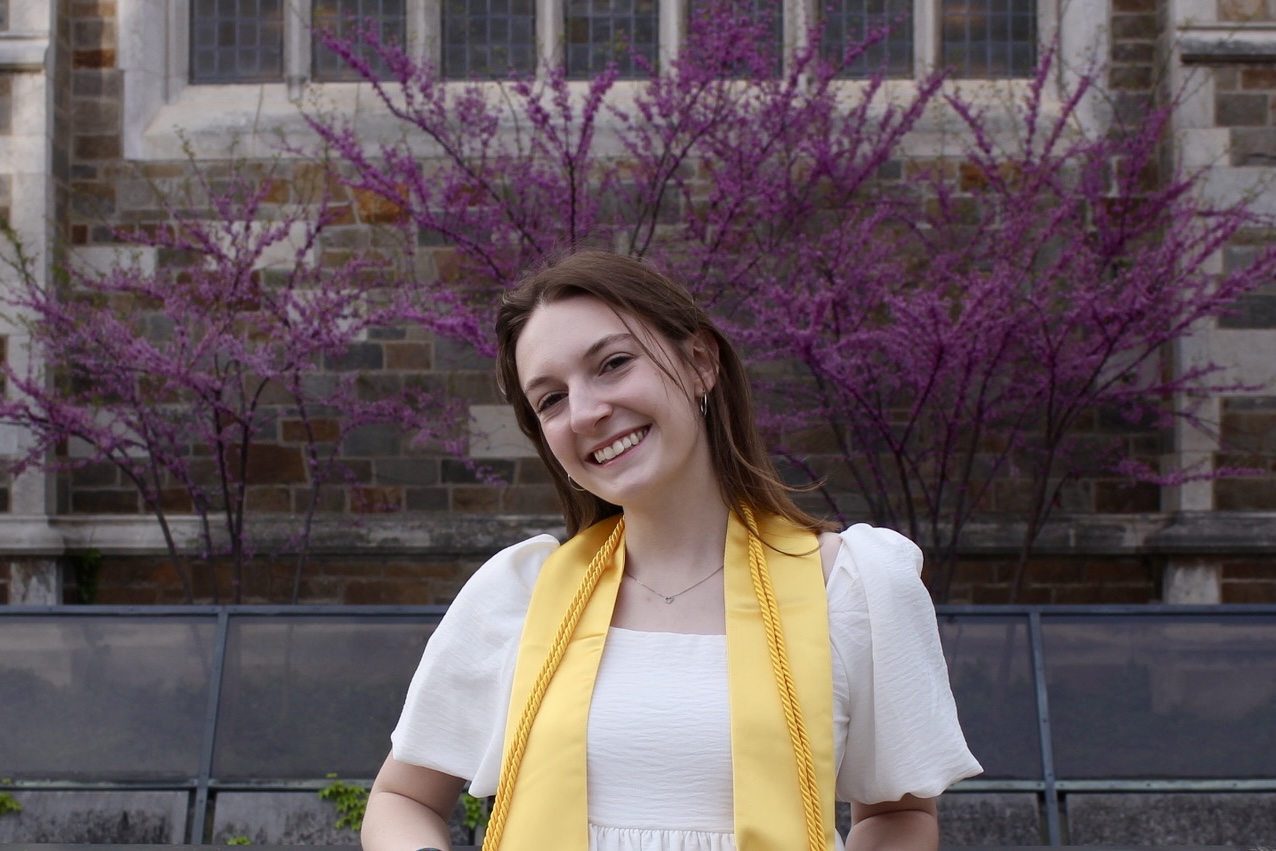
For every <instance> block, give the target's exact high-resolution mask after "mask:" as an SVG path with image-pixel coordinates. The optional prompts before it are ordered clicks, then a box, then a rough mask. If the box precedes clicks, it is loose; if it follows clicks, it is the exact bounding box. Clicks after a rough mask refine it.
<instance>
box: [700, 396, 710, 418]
mask: <svg viewBox="0 0 1276 851" xmlns="http://www.w3.org/2000/svg"><path fill="white" fill-rule="evenodd" d="M700 416H702V417H707V416H709V394H708V393H706V394H704V395H703V396H701V397H700Z"/></svg>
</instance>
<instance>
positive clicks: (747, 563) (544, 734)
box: [363, 251, 980, 851]
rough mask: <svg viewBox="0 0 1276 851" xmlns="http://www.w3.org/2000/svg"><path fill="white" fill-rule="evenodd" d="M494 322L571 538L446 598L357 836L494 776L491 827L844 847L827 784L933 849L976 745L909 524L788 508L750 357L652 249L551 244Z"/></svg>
mask: <svg viewBox="0 0 1276 851" xmlns="http://www.w3.org/2000/svg"><path fill="white" fill-rule="evenodd" d="M497 337H498V344H499V354H498V369H499V378H500V381H501V385H502V388H503V390H504V392H505V393H506V395H507V396H508V398H509V399H510V400H511V402H512V403H513V405H514V408H515V411H516V414H517V417H518V421H519V424H520V426H521V428H522V429H523V431H524V433H526V434H527V435H528V437H529V438H530V439H531V440H532V442H533V443H534V444H535V445H536V447H537V450H538V452H539V453H540V456H541V458H542V459H543V460H544V462H545V464H546V465H547V467H548V468H549V470H550V472H551V474H552V476H553V480H554V482H555V485H556V486H557V490H558V493H559V496H560V498H561V501H562V504H563V510H564V517H565V520H566V524H567V531H568V533H569V535H571V538H570V540H569V541H568V542H567V543H566V544H564V545H563V546H561V547H560V546H558V544H557V542H556V541H555V540H554V539H553V538H551V537H549V536H547V535H542V536H539V537H536V538H532V539H530V540H528V541H525V542H523V543H521V544H517V545H515V546H513V547H510V548H508V549H506V550H504V551H502V552H501V553H499V554H497V555H496V556H495V557H493V558H492V559H491V560H490V561H489V562H488V563H487V564H485V565H484V566H483V567H482V568H481V569H480V570H479V571H478V572H477V573H476V574H475V575H474V576H473V577H472V578H471V580H470V581H469V582H468V583H467V584H466V586H465V587H464V589H463V590H462V592H461V593H460V594H459V595H458V597H457V599H456V601H455V603H454V604H453V605H452V607H451V608H450V609H449V611H448V614H447V616H446V617H445V618H444V619H443V622H442V623H441V624H440V626H439V628H438V630H437V631H436V632H435V634H434V636H433V637H432V638H431V640H430V642H429V646H428V647H427V649H426V651H425V654H424V656H423V658H422V661H421V665H420V667H419V669H418V671H417V674H416V676H415V677H414V679H413V682H412V686H411V688H410V689H409V693H408V697H407V702H406V705H405V707H404V712H403V716H402V718H401V720H400V722H399V725H398V727H397V728H396V729H395V731H394V734H393V736H392V741H393V750H392V753H391V756H390V757H389V758H388V759H387V761H386V763H385V765H384V766H383V767H382V769H381V771H380V773H379V774H378V776H377V779H376V782H375V783H374V785H373V788H372V791H371V794H370V796H369V801H368V810H367V817H366V819H365V821H364V828H363V845H364V848H365V849H367V851H415V849H421V848H439V849H446V848H448V847H449V846H448V830H447V827H446V818H447V815H448V814H450V813H451V812H452V809H453V807H454V806H455V803H456V799H457V796H458V794H459V793H460V790H461V788H462V785H463V784H464V782H465V781H466V780H469V781H471V791H472V793H473V794H475V795H479V796H485V795H491V794H493V793H495V794H496V803H495V805H494V809H493V815H492V820H491V823H490V824H489V828H488V834H487V841H486V844H485V847H486V848H488V849H492V848H495V847H499V848H501V849H505V851H515V849H531V848H537V849H543V848H555V849H571V851H730V849H734V848H738V849H740V851H781V849H784V851H789V849H794V848H802V847H805V848H808V849H810V851H832V849H838V848H841V847H842V845H843V843H842V838H841V837H840V836H839V835H838V834H837V832H836V830H835V828H834V823H833V801H834V798H835V797H837V798H838V799H840V800H847V801H850V802H851V808H852V814H853V817H854V827H853V828H852V830H851V831H850V834H849V836H848V837H847V840H846V847H847V848H850V849H855V851H867V849H871V848H878V847H882V848H884V847H887V846H894V847H900V848H916V849H930V851H933V849H935V848H936V847H937V846H938V826H937V821H936V815H935V797H936V796H938V795H939V794H940V793H941V792H942V791H943V790H944V789H945V788H946V787H947V786H948V785H950V784H951V783H952V782H954V781H956V780H958V779H960V778H963V777H968V776H970V775H972V774H975V773H977V772H978V771H979V770H980V769H979V765H978V763H977V762H976V761H975V759H974V758H973V757H972V756H971V754H970V752H969V751H968V750H967V748H966V744H965V741H964V739H963V738H962V735H961V730H960V728H959V726H958V724H957V719H956V713H955V709H954V706H953V701H952V695H951V693H950V691H949V687H948V680H947V671H946V669H945V666H944V661H943V657H942V655H941V653H940V649H939V642H938V636H937V630H936V627H935V621H934V611H933V609H932V607H931V604H930V599H929V597H928V596H927V595H926V592H925V591H924V589H923V587H922V585H921V582H920V579H919V576H918V572H919V570H920V553H919V552H918V550H917V548H916V547H915V546H914V545H913V544H912V543H911V542H909V541H907V540H906V539H904V538H903V537H901V536H899V535H897V534H896V533H894V532H890V531H887V530H881V529H873V528H870V527H868V526H864V525H859V526H855V527H852V528H851V529H848V530H846V531H845V532H842V533H841V534H840V535H839V534H833V533H832V532H831V531H830V530H829V527H828V526H827V525H826V524H824V523H822V522H820V521H818V520H816V519H814V518H812V517H810V516H809V515H807V514H806V513H804V512H802V511H801V510H800V509H798V508H797V507H796V506H795V505H794V504H793V502H792V500H791V499H790V497H789V493H788V490H787V489H786V487H785V486H784V485H783V484H782V483H781V482H780V481H779V479H778V477H777V475H776V473H775V471H774V469H773V468H772V467H771V465H770V463H769V461H768V459H767V456H766V453H765V450H764V448H763V446H762V443H761V441H760V439H759V437H758V434H757V431H756V429H755V426H754V423H753V413H752V410H751V403H750V399H749V392H748V380H747V376H746V374H745V370H744V366H743V364H742V363H741V361H740V358H739V357H738V355H737V354H736V352H735V351H734V349H733V348H732V346H731V344H730V343H729V342H728V341H727V340H726V338H725V337H723V335H722V334H721V333H720V332H719V331H718V330H717V329H716V328H715V327H714V326H713V324H712V322H711V321H710V319H709V318H708V316H707V315H706V314H705V313H704V312H703V311H702V310H700V309H699V308H698V307H697V306H696V305H695V303H694V301H693V300H692V299H691V297H690V296H689V295H688V294H687V292H686V291H685V290H683V289H682V288H681V287H679V286H678V285H676V284H674V283H673V282H671V281H670V280H669V279H667V278H666V277H664V276H663V275H661V274H659V273H658V272H656V271H655V270H654V269H652V268H651V267H650V266H648V265H647V264H645V263H643V262H641V261H638V260H634V259H631V258H626V257H622V256H618V255H614V254H608V253H604V252H597V251H583V252H579V253H576V254H572V255H570V256H567V257H565V258H563V259H561V260H560V261H558V262H557V263H554V264H552V265H550V266H548V267H546V268H545V269H543V270H541V271H540V272H539V273H537V274H535V275H533V276H532V277H530V278H529V279H527V280H525V281H524V282H523V283H522V284H520V286H518V287H517V288H516V289H515V290H513V291H511V292H510V293H509V294H508V295H507V297H506V298H505V299H504V301H503V303H502V306H501V309H500V314H499V317H498V321H497ZM830 672H831V673H832V676H830Z"/></svg>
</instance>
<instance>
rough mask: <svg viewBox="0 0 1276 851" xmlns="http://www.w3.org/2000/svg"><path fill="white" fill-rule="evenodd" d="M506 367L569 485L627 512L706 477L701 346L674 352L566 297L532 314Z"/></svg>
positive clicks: (592, 301) (639, 329) (712, 364)
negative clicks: (511, 365)
mask: <svg viewBox="0 0 1276 851" xmlns="http://www.w3.org/2000/svg"><path fill="white" fill-rule="evenodd" d="M635 335H638V336H641V341H640V340H639V339H638V336H635ZM688 357H689V358H690V360H691V363H688V362H687V360H688ZM514 360H515V364H516V366H517V368H518V377H519V384H520V386H521V387H522V390H523V393H524V394H525V395H526V396H527V400H528V403H529V404H530V405H531V406H532V410H533V411H535V412H536V416H537V418H538V419H539V420H540V425H541V432H542V434H543V435H544V438H545V442H546V444H547V445H548V447H549V449H550V451H551V452H552V453H553V455H554V457H555V458H556V459H558V463H559V464H561V465H562V466H563V469H564V470H565V471H566V472H567V474H568V475H569V476H571V477H572V479H574V480H575V482H576V484H577V485H578V486H579V487H583V488H585V489H586V490H589V491H591V492H592V493H594V494H595V495H597V496H599V497H601V498H602V499H604V500H606V501H608V502H610V503H612V504H615V505H620V506H622V507H625V508H633V507H636V506H638V505H640V504H641V503H643V502H645V501H648V500H653V499H654V500H665V499H668V498H671V497H676V496H677V495H678V494H679V493H680V491H681V490H682V488H681V486H683V485H685V484H686V483H687V482H688V481H689V479H688V477H689V476H703V475H705V474H706V473H710V474H711V472H712V469H711V468H712V462H711V460H710V456H709V450H708V443H707V441H706V438H705V430H704V422H703V419H702V417H701V414H700V409H699V398H700V396H701V395H702V394H704V393H706V392H708V390H709V389H710V388H711V387H712V384H713V379H714V376H715V374H716V352H710V351H709V349H708V347H706V346H705V345H703V344H699V343H692V342H687V343H684V344H682V347H681V348H680V347H678V345H677V344H674V343H671V342H669V341H667V340H665V339H663V338H662V337H661V336H660V335H659V334H656V333H653V332H652V331H650V330H649V329H648V328H647V327H646V326H645V325H643V324H642V323H641V322H639V321H637V320H635V319H632V318H630V319H629V321H628V322H626V321H625V320H624V319H622V318H621V316H620V315H618V314H617V313H616V312H615V311H614V310H612V308H610V307H608V306H607V305H606V304H604V303H603V302H602V301H600V300H598V299H596V298H594V297H592V296H575V297H572V298H568V299H564V300H562V301H557V302H553V303H551V304H543V305H541V306H540V307H538V308H536V310H535V311H534V312H533V313H532V314H531V316H530V317H529V318H528V320H527V324H526V325H525V326H524V328H523V331H522V334H521V335H520V336H519V339H518V342H517V344H516V345H515V348H514ZM662 367H663V369H662ZM669 373H672V374H673V376H674V377H670V374H669Z"/></svg>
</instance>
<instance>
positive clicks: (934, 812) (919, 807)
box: [851, 795, 939, 823]
mask: <svg viewBox="0 0 1276 851" xmlns="http://www.w3.org/2000/svg"><path fill="white" fill-rule="evenodd" d="M937 800H938V799H937V798H919V797H917V796H916V795H905V796H904V797H902V798H900V799H899V800H898V801H882V802H881V803H878V804H864V803H860V802H859V801H852V802H851V818H852V820H853V821H855V822H856V823H858V822H861V821H863V820H864V819H866V818H872V817H873V816H877V815H882V814H883V813H897V812H903V811H915V812H921V813H925V814H928V815H930V816H932V817H936V818H937V817H938V812H939V809H938V807H937V806H936V804H935V802H936V801H937Z"/></svg>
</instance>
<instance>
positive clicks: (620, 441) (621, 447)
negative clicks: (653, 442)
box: [590, 426, 651, 464]
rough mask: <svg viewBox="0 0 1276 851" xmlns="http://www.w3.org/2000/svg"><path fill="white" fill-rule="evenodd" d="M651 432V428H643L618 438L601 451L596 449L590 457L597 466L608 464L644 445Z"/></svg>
mask: <svg viewBox="0 0 1276 851" xmlns="http://www.w3.org/2000/svg"><path fill="white" fill-rule="evenodd" d="M649 431H651V426H643V427H642V428H640V429H635V430H634V431H631V432H630V433H629V434H626V435H625V436H624V437H618V438H616V439H615V440H614V441H612V442H611V443H609V444H607V445H606V446H604V447H602V448H601V449H595V450H594V451H593V453H592V454H591V455H590V457H591V458H593V459H594V463H595V464H606V463H607V462H608V461H610V460H612V459H613V458H616V457H617V456H620V455H623V454H624V453H625V452H628V451H629V450H630V449H633V448H634V447H635V446H637V445H638V444H639V443H642V441H643V438H645V437H646V436H647V432H649Z"/></svg>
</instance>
